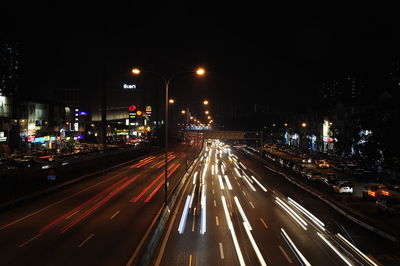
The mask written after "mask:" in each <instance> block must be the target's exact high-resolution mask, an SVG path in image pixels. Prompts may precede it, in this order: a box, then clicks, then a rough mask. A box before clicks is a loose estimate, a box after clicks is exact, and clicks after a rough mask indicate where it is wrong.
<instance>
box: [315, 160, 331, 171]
mask: <svg viewBox="0 0 400 266" xmlns="http://www.w3.org/2000/svg"><path fill="white" fill-rule="evenodd" d="M330 167H331V165H330V164H329V163H328V162H327V161H324V160H321V161H318V162H317V168H320V169H326V168H330Z"/></svg>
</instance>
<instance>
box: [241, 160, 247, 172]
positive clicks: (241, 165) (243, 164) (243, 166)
mask: <svg viewBox="0 0 400 266" xmlns="http://www.w3.org/2000/svg"><path fill="white" fill-rule="evenodd" d="M239 164H240V165H241V166H242V167H243V168H244V169H245V170H246V169H247V168H246V166H244V164H242V163H241V162H239Z"/></svg>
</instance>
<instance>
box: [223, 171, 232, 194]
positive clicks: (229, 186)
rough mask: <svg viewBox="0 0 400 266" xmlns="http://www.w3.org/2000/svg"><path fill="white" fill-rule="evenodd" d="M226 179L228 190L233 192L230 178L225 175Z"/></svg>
mask: <svg viewBox="0 0 400 266" xmlns="http://www.w3.org/2000/svg"><path fill="white" fill-rule="evenodd" d="M224 178H225V182H226V184H227V185H228V189H229V190H232V185H231V182H229V178H228V176H227V175H224Z"/></svg>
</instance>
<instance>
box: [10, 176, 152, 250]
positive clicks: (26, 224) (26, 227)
mask: <svg viewBox="0 0 400 266" xmlns="http://www.w3.org/2000/svg"><path fill="white" fill-rule="evenodd" d="M131 171H132V170H131ZM149 171H154V170H146V169H142V170H140V172H143V175H145V176H146V175H148V176H149V174H148V173H146V172H149ZM139 180H140V179H139ZM143 180H146V179H145V178H143ZM140 187H142V186H140V185H139V186H137V188H140ZM134 192H135V193H136V194H137V191H134ZM76 200H78V201H79V200H80V197H78V198H77V199H76ZM85 200H86V198H85ZM128 201H129V200H126V202H128ZM81 202H82V201H79V203H81ZM74 203H75V202H74ZM67 204H68V203H67ZM73 206H76V205H75V204H74V205H71V208H73ZM58 207H59V206H58ZM52 209H53V211H54V208H52ZM59 209H61V208H59ZM69 209H70V208H67V210H69ZM64 210H65V209H64ZM49 211H50V209H49V210H47V211H46V213H41V215H38V216H33V217H31V218H30V219H29V220H30V221H28V220H25V221H23V222H22V223H18V227H17V228H16V229H15V230H12V231H13V232H11V235H9V237H5V238H4V239H16V241H19V242H16V243H15V244H16V245H21V243H23V242H22V241H27V239H28V240H29V239H30V238H29V237H28V235H29V233H28V234H27V231H33V232H38V228H40V227H37V226H36V224H35V223H32V219H33V218H34V219H33V220H34V221H38V222H39V223H41V225H43V220H48V219H49V217H50V218H53V219H55V217H56V218H57V217H59V215H60V214H59V212H56V213H53V212H49ZM96 211H98V210H96ZM43 215H44V217H42V216H43ZM72 216H73V215H71V217H72ZM68 218H70V217H68ZM63 222H64V221H63ZM21 226H22V229H21ZM15 231H17V232H20V233H21V234H22V235H23V236H22V237H20V239H18V237H16V235H15ZM30 235H31V236H32V235H33V237H35V236H36V235H37V234H30ZM2 239H3V238H2ZM32 243H33V242H32ZM30 244H31V243H30ZM7 247H11V248H12V247H13V245H10V243H8V245H7ZM3 251H6V250H3ZM6 254H7V255H8V256H10V254H12V252H9V251H7V253H6Z"/></svg>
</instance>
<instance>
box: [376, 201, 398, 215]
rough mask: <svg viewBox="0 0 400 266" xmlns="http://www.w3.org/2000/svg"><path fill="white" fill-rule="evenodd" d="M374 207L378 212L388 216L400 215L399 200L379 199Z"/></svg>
mask: <svg viewBox="0 0 400 266" xmlns="http://www.w3.org/2000/svg"><path fill="white" fill-rule="evenodd" d="M375 206H376V208H377V209H378V210H379V211H382V212H387V213H389V214H400V198H392V197H379V198H378V199H377V200H376V202H375Z"/></svg>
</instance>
